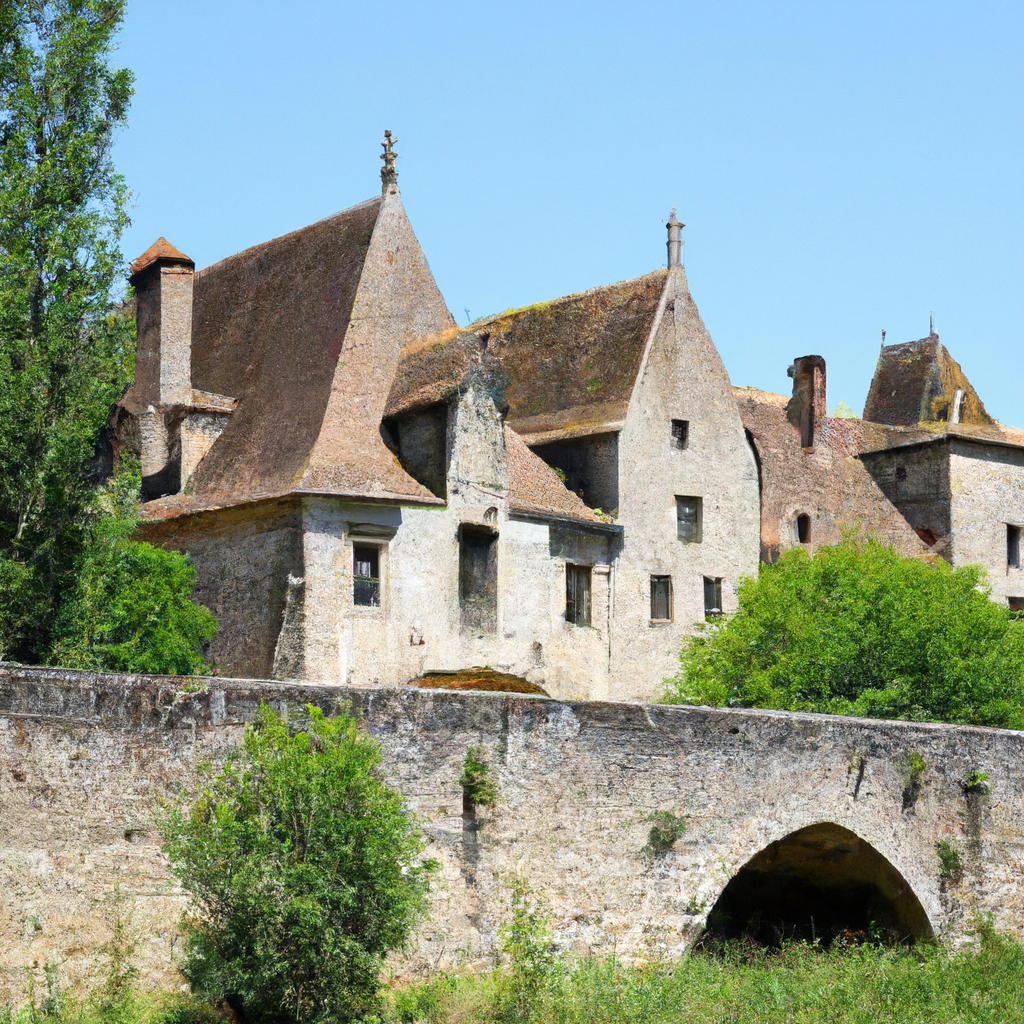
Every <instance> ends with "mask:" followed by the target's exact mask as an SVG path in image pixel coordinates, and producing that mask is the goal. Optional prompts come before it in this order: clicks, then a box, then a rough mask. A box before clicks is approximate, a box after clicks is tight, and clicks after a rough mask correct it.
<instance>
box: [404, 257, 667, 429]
mask: <svg viewBox="0 0 1024 1024" xmlns="http://www.w3.org/2000/svg"><path fill="white" fill-rule="evenodd" d="M666 275H667V271H664V270H662V271H656V272H655V273H653V274H648V275H646V276H645V277H639V278H636V279H635V280H632V281H622V282H619V283H618V284H612V285H607V286H605V287H603V288H595V289H593V290H591V291H587V292H580V293H579V294H577V295H569V296H566V297H565V298H561V299H555V300H554V301H552V302H542V303H539V304H537V305H535V306H527V307H525V308H524V309H515V310H508V311H506V312H504V313H499V314H497V315H496V316H493V317H488V318H487V319H485V320H480V321H477V322H476V323H474V324H472V325H471V327H470V328H467V329H466V330H464V331H461V332H459V331H449V332H446V333H445V334H443V335H438V336H435V337H433V338H427V339H423V340H421V341H417V342H416V343H414V344H412V345H409V346H407V347H406V348H405V349H404V350H403V352H402V359H401V362H400V363H399V367H398V372H397V374H396V376H395V381H394V384H393V386H392V389H391V395H390V398H389V400H388V409H387V413H388V415H396V414H398V413H400V412H402V411H403V410H405V409H410V408H414V407H416V406H420V405H425V404H428V403H429V402H432V401H439V400H442V399H444V398H447V397H448V396H449V395H450V394H451V393H452V392H453V391H454V390H455V389H456V388H457V387H458V383H459V381H460V380H461V378H462V375H463V374H464V373H465V371H466V369H467V368H468V366H469V364H470V360H471V353H472V351H473V348H474V346H476V345H478V344H481V343H482V344H484V345H485V346H486V349H487V352H488V355H489V356H492V357H493V358H494V359H495V360H496V361H497V363H498V364H499V365H500V367H501V369H502V371H503V372H504V374H505V376H506V377H507V380H508V391H507V397H508V402H509V414H508V419H509V423H510V424H511V425H512V427H513V428H514V429H515V430H516V431H517V432H518V433H519V434H522V435H523V436H524V437H526V438H527V439H528V440H529V441H530V442H531V443H539V442H540V441H542V440H543V441H548V440H554V439H556V438H558V437H571V436H577V435H581V434H586V433H592V432H596V431H598V430H602V429H603V430H607V429H609V427H612V428H614V427H616V426H619V425H621V423H622V422H623V421H624V420H625V416H626V408H627V406H628V404H629V400H630V397H631V395H632V393H633V386H634V384H635V382H636V376H637V372H638V371H639V368H640V361H641V358H642V357H643V352H644V346H645V344H646V342H647V338H648V335H649V334H650V331H651V327H652V325H653V323H654V318H655V315H656V313H657V310H658V304H659V302H660V300H661V295H662V292H663V290H664V287H665V279H666Z"/></svg>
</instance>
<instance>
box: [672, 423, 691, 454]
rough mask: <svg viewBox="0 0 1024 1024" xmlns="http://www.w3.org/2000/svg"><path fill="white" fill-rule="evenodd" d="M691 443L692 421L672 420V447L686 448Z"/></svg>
mask: <svg viewBox="0 0 1024 1024" xmlns="http://www.w3.org/2000/svg"><path fill="white" fill-rule="evenodd" d="M689 443H690V421H689V420H673V421H672V447H673V448H686V447H687V446H688V445H689Z"/></svg>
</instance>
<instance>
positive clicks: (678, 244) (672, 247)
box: [665, 207, 686, 267]
mask: <svg viewBox="0 0 1024 1024" xmlns="http://www.w3.org/2000/svg"><path fill="white" fill-rule="evenodd" d="M665 227H667V228H668V265H669V267H681V266H682V265H683V238H682V230H683V228H685V227H686V225H685V224H680V223H679V221H678V220H677V219H676V211H675V207H673V208H672V216H671V217H669V221H668V223H667V224H666V225H665Z"/></svg>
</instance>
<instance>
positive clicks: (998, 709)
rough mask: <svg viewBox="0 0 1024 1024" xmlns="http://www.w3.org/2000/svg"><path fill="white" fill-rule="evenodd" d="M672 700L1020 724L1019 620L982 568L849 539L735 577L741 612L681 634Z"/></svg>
mask: <svg viewBox="0 0 1024 1024" xmlns="http://www.w3.org/2000/svg"><path fill="white" fill-rule="evenodd" d="M663 699H664V700H665V701H666V702H668V703H686V704H706V705H712V706H730V707H763V708H781V709H785V710H790V711H819V712H825V713H828V714H839V715H863V716H866V717H870V718H904V719H910V720H912V721H940V722H953V723H960V724H965V725H991V726H1002V727H1008V728H1021V727H1022V726H1024V622H1022V621H1019V620H1015V619H1013V617H1012V615H1011V613H1010V612H1009V610H1008V609H1006V608H1004V607H1003V606H1002V605H998V604H996V603H995V602H993V601H990V600H989V599H988V597H987V592H986V590H985V578H984V572H983V570H982V569H981V568H980V567H978V566H967V567H964V568H960V569H952V568H951V567H950V566H949V565H948V564H947V563H945V562H943V561H939V562H937V563H935V564H930V563H928V562H924V561H921V560H919V559H915V558H904V557H902V556H901V555H899V554H897V553H896V552H895V551H893V550H892V549H891V548H887V547H884V546H883V545H882V544H880V543H878V542H877V541H874V540H860V539H857V538H856V537H853V536H847V537H846V538H845V539H844V540H843V542H842V543H841V544H838V545H836V546H834V547H826V548H821V549H820V550H819V551H818V552H817V553H816V554H815V555H814V557H811V556H809V555H808V554H807V552H806V550H805V549H804V548H802V547H796V548H792V549H790V550H789V551H787V552H786V553H785V554H783V555H782V557H781V558H780V559H779V561H778V562H777V563H775V564H774V565H762V566H761V568H760V572H759V574H758V577H757V579H750V580H745V581H743V582H742V583H741V584H740V592H739V611H738V612H737V613H736V614H735V615H733V616H731V617H730V618H728V619H726V620H724V621H723V622H722V623H721V624H719V625H711V626H708V627H706V628H705V629H704V630H703V631H702V632H700V633H699V634H698V635H696V636H694V637H693V638H692V639H690V640H689V641H688V642H687V643H686V646H685V647H684V648H683V651H682V653H681V655H680V671H679V674H678V675H677V676H676V677H675V678H673V679H671V680H668V681H667V683H666V688H665V694H664V697H663Z"/></svg>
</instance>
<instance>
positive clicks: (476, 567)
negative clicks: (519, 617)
mask: <svg viewBox="0 0 1024 1024" xmlns="http://www.w3.org/2000/svg"><path fill="white" fill-rule="evenodd" d="M459 609H460V617H461V625H462V628H463V630H465V631H466V632H470V633H496V632H497V631H498V535H497V534H496V533H495V532H494V531H493V530H488V529H487V528H486V527H482V526H467V525H463V526H461V527H460V528H459Z"/></svg>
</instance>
